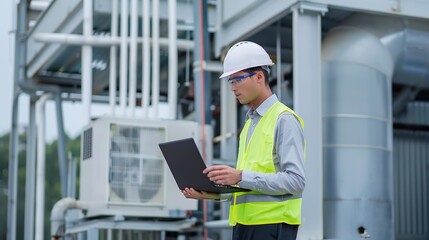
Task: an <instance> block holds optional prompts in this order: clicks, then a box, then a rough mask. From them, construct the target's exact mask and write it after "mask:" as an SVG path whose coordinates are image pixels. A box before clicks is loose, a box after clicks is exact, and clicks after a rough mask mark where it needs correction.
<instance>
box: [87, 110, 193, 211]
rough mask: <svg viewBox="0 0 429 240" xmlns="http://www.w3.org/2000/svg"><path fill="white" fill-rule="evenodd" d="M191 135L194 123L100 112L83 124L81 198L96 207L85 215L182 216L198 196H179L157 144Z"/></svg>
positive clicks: (179, 192) (191, 208) (180, 194)
mask: <svg viewBox="0 0 429 240" xmlns="http://www.w3.org/2000/svg"><path fill="white" fill-rule="evenodd" d="M187 137H193V138H194V139H195V140H196V142H197V143H200V138H199V134H198V124H197V123H195V122H190V121H177V120H175V121H172V120H171V121H166V120H165V121H164V120H163V121H161V120H156V121H155V120H140V119H126V118H114V117H103V118H100V119H98V120H96V121H94V122H92V123H90V124H89V125H88V126H87V127H85V128H84V129H83V132H82V139H81V166H80V169H81V172H80V200H82V201H88V202H91V203H94V204H91V205H93V206H96V207H94V208H93V209H88V211H87V215H86V216H87V217H94V216H101V215H122V216H139V217H169V218H170V217H184V215H185V211H186V210H196V209H197V201H194V200H189V199H186V198H184V197H183V195H182V193H181V191H180V190H179V189H178V187H177V184H176V182H175V180H174V178H173V176H172V174H171V172H170V170H169V169H168V166H167V164H166V163H165V160H164V158H163V156H162V154H161V151H160V150H159V147H158V143H160V142H165V141H170V140H177V139H182V138H187Z"/></svg>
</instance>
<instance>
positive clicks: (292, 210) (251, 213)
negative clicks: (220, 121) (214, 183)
mask: <svg viewBox="0 0 429 240" xmlns="http://www.w3.org/2000/svg"><path fill="white" fill-rule="evenodd" d="M283 112H289V113H291V114H293V115H294V116H295V117H296V118H297V119H298V120H299V122H300V124H301V126H302V128H304V121H303V120H302V119H301V118H300V117H299V116H298V115H297V114H296V113H295V112H294V111H293V110H291V109H290V108H288V107H286V106H285V105H284V104H282V103H281V102H277V103H275V104H274V105H273V106H272V107H271V108H270V109H269V110H268V111H267V112H266V113H265V114H264V116H263V117H262V118H261V119H260V120H259V122H258V124H257V125H256V127H255V130H254V132H253V134H252V136H251V138H250V140H249V143H248V146H247V147H246V139H247V132H248V130H249V126H250V123H251V120H250V119H248V120H247V121H246V123H245V125H244V128H243V130H242V131H241V134H240V143H239V144H240V145H239V151H238V160H237V169H240V170H249V171H254V172H262V173H276V169H275V167H274V162H273V148H274V130H275V126H276V123H277V119H278V118H279V116H280V114H282V113H283ZM301 202H302V198H301V194H300V195H292V194H286V195H281V196H271V195H265V194H262V193H260V192H256V191H251V192H240V193H234V195H233V201H232V203H231V206H230V210H229V224H230V225H231V226H235V225H236V224H237V223H240V224H243V225H261V224H273V223H287V224H291V225H297V224H300V223H301Z"/></svg>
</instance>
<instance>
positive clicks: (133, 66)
mask: <svg viewBox="0 0 429 240" xmlns="http://www.w3.org/2000/svg"><path fill="white" fill-rule="evenodd" d="M137 21H138V16H137V0H131V33H130V38H131V43H130V68H129V69H130V88H129V94H128V97H129V98H128V105H129V109H130V114H131V116H134V114H135V108H136V84H137V27H138V22H137Z"/></svg>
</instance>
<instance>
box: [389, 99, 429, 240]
mask: <svg viewBox="0 0 429 240" xmlns="http://www.w3.org/2000/svg"><path fill="white" fill-rule="evenodd" d="M395 122H401V123H409V124H425V125H426V124H428V125H429V104H428V103H423V102H413V103H409V104H408V107H407V112H406V113H405V114H403V115H401V116H400V117H398V118H397V119H395ZM393 161H394V168H393V170H394V186H395V191H394V195H395V196H394V212H395V235H396V239H397V240H423V239H425V240H427V239H429V133H428V132H418V131H404V130H395V131H394V149H393Z"/></svg>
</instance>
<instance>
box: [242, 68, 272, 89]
mask: <svg viewBox="0 0 429 240" xmlns="http://www.w3.org/2000/svg"><path fill="white" fill-rule="evenodd" d="M243 71H245V72H247V73H253V72H256V71H262V73H263V74H264V78H265V85H267V86H269V85H270V74H269V73H268V72H267V70H266V69H264V68H262V67H260V66H259V67H252V68H247V69H244V70H243Z"/></svg>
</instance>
